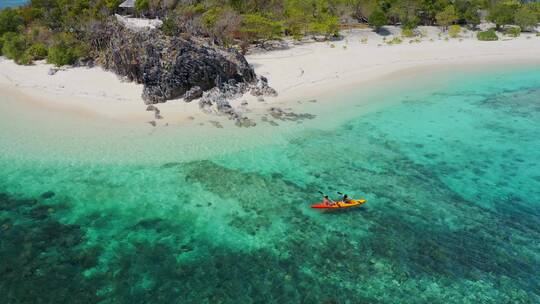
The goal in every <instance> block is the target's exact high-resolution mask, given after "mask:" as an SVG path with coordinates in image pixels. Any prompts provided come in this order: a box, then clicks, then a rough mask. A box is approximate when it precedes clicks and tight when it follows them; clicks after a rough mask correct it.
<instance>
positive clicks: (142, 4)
mask: <svg viewBox="0 0 540 304" xmlns="http://www.w3.org/2000/svg"><path fill="white" fill-rule="evenodd" d="M149 9H150V1H149V0H136V1H135V10H136V11H137V12H139V13H140V12H143V11H147V10H149Z"/></svg>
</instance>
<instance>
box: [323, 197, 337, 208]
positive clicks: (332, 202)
mask: <svg viewBox="0 0 540 304" xmlns="http://www.w3.org/2000/svg"><path fill="white" fill-rule="evenodd" d="M323 204H325V205H327V206H332V205H335V204H336V203H335V202H334V201H333V200H331V199H330V198H329V197H328V195H325V196H324V198H323Z"/></svg>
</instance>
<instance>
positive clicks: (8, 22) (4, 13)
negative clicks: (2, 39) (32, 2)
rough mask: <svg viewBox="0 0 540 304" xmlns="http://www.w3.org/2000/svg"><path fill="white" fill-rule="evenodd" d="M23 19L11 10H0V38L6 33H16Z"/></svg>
mask: <svg viewBox="0 0 540 304" xmlns="http://www.w3.org/2000/svg"><path fill="white" fill-rule="evenodd" d="M23 22H24V20H23V18H22V16H21V15H19V13H18V12H17V11H16V10H14V9H11V8H6V9H3V10H0V36H2V35H4V34H5V33H8V32H17V31H18V30H19V27H20V26H22V25H23Z"/></svg>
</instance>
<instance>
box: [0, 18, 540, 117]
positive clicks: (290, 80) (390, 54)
mask: <svg viewBox="0 0 540 304" xmlns="http://www.w3.org/2000/svg"><path fill="white" fill-rule="evenodd" d="M389 30H390V32H391V33H392V34H391V35H389V36H387V37H386V41H388V40H391V39H392V38H393V37H397V36H398V34H399V30H398V29H396V28H393V27H389ZM421 30H422V31H424V33H425V34H426V36H425V37H423V38H421V42H412V43H410V41H411V40H413V39H414V38H402V40H403V42H402V43H401V44H397V45H387V44H386V43H385V41H384V40H383V39H384V38H383V37H382V36H380V35H377V34H375V33H373V32H372V31H371V30H369V29H366V30H353V31H345V32H343V34H344V39H343V40H341V41H334V42H312V43H303V44H295V45H293V43H292V42H290V43H289V44H290V45H291V47H290V48H288V49H285V50H279V51H270V52H265V53H258V54H252V55H248V56H247V59H248V61H249V62H250V64H252V65H253V66H254V68H255V71H256V73H257V74H259V75H263V76H265V77H267V78H268V79H269V81H270V85H271V86H272V87H274V88H275V89H276V90H277V91H278V93H279V96H278V97H275V98H272V97H267V98H265V99H266V102H259V101H257V100H256V98H255V97H253V96H250V95H249V94H246V95H245V96H244V97H243V98H240V100H237V101H235V102H233V103H232V104H233V106H240V103H241V101H247V102H248V108H249V109H250V110H251V111H253V112H257V111H259V112H262V111H264V110H265V109H267V108H269V107H272V106H274V105H277V106H284V105H287V104H289V103H292V102H294V103H296V102H297V101H301V100H309V99H313V98H319V97H321V96H324V95H327V94H334V93H339V92H340V91H344V90H347V89H348V88H351V87H358V86H360V85H361V84H362V83H368V82H371V81H374V82H378V81H383V80H384V79H385V78H388V77H400V76H404V75H403V74H405V73H407V74H411V73H414V69H426V68H427V69H438V68H440V67H442V66H452V65H474V64H490V63H497V64H504V63H540V37H536V36H535V35H534V34H527V33H525V34H522V35H521V36H520V37H518V38H513V39H506V38H505V39H504V40H499V41H494V42H491V41H490V42H484V41H478V40H476V38H475V37H474V34H473V33H472V32H469V33H464V34H463V37H462V38H460V39H452V38H451V39H445V34H442V35H439V30H438V29H436V28H433V27H426V28H424V29H421ZM50 67H51V66H49V65H46V64H44V63H38V64H36V65H34V66H18V65H16V64H15V63H13V62H12V61H10V60H6V59H4V58H1V59H0V92H1V93H0V94H2V95H10V96H13V95H18V96H17V97H18V98H19V99H22V100H25V101H28V102H31V103H33V104H36V105H39V106H45V107H48V108H53V109H55V110H58V111H64V112H69V113H73V114H75V115H83V116H85V117H88V116H90V117H92V116H96V117H103V118H106V119H113V120H119V121H122V122H137V123H143V122H144V123H147V122H149V121H153V120H155V118H154V114H153V113H151V112H147V111H146V105H144V103H143V101H142V99H141V97H140V96H141V92H142V86H141V85H137V84H134V83H129V82H125V81H122V80H121V79H120V78H119V77H117V76H116V75H115V74H113V73H111V72H107V71H104V70H102V69H101V68H99V67H96V68H72V69H67V70H61V71H59V72H58V73H56V74H55V75H48V71H49V69H50ZM402 72H403V73H402ZM25 96H26V97H28V98H25ZM0 102H1V101H0ZM158 107H159V109H160V110H161V113H162V116H163V119H162V120H159V121H158V124H181V123H182V122H187V121H192V120H194V118H197V119H199V118H203V119H206V120H208V119H217V118H216V115H209V114H204V113H202V112H201V111H200V110H199V108H198V105H197V102H196V101H195V102H192V103H185V102H183V101H182V100H175V101H169V102H167V103H165V104H159V105H158Z"/></svg>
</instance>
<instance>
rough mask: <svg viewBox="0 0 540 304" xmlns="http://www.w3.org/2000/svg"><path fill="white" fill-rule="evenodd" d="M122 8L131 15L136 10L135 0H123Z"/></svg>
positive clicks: (120, 6) (126, 13)
mask: <svg viewBox="0 0 540 304" xmlns="http://www.w3.org/2000/svg"><path fill="white" fill-rule="evenodd" d="M118 7H119V8H121V9H122V12H123V13H124V14H125V15H130V14H133V13H134V12H135V0H126V1H124V2H122V3H121V4H120V5H119V6H118Z"/></svg>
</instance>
